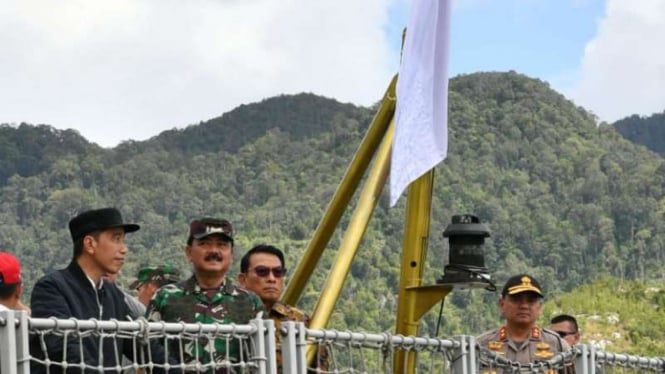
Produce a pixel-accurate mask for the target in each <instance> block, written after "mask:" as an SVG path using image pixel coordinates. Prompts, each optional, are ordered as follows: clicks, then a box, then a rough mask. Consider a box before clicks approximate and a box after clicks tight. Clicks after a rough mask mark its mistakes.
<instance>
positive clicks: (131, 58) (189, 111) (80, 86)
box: [0, 0, 400, 146]
mask: <svg viewBox="0 0 665 374" xmlns="http://www.w3.org/2000/svg"><path fill="white" fill-rule="evenodd" d="M392 1H394V0H392ZM392 1H391V0H362V1H356V0H316V1H309V0H280V1H271V0H242V1H240V0H188V1H182V0H95V1H88V0H66V1H62V0H9V1H5V2H3V6H2V7H0V45H2V46H3V50H4V51H3V56H1V57H0V81H1V82H2V83H3V89H2V90H0V123H8V122H16V123H18V122H28V123H34V124H37V123H45V124H50V125H53V126H54V127H57V128H75V129H77V130H79V131H80V132H81V134H82V135H83V136H85V137H86V138H88V139H89V140H91V141H95V142H97V143H99V144H100V145H103V146H112V145H115V144H117V143H118V142H119V141H121V140H126V139H146V138H148V137H151V136H154V135H157V134H158V133H159V132H160V131H163V130H165V129H169V128H173V127H183V126H185V125H188V124H192V123H197V122H198V121H201V120H207V119H210V118H213V117H216V116H218V115H220V114H222V113H224V112H226V111H228V110H230V109H232V108H234V107H235V106H237V105H240V104H243V103H249V102H254V101H258V100H261V99H263V98H266V97H270V96H275V95H279V94H282V93H298V92H313V93H316V94H320V95H324V96H328V97H334V98H336V99H338V100H340V101H345V102H354V103H356V104H360V105H370V104H372V103H374V102H376V101H377V100H379V99H380V98H381V96H382V95H383V93H384V90H385V88H386V87H387V85H388V83H389V79H390V77H391V76H392V74H393V73H394V72H395V67H396V61H393V60H395V59H397V58H398V57H397V56H394V55H392V54H391V51H392V50H394V46H393V45H392V44H399V42H400V41H399V40H396V41H391V40H386V38H385V34H384V32H383V29H384V27H385V26H386V23H387V22H388V21H389V20H388V8H389V6H390V4H391V3H392ZM391 46H392V47H393V48H391Z"/></svg>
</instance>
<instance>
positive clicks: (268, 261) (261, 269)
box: [238, 244, 327, 373]
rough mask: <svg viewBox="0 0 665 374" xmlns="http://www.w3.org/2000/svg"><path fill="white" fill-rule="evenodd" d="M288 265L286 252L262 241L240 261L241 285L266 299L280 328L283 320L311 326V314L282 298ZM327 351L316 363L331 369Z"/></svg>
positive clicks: (278, 337)
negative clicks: (285, 259) (286, 265)
mask: <svg viewBox="0 0 665 374" xmlns="http://www.w3.org/2000/svg"><path fill="white" fill-rule="evenodd" d="M285 275H286V267H285V261H284V253H283V252H282V251H281V250H280V249H278V248H276V247H273V246H271V245H266V244H260V245H257V246H255V247H253V248H252V249H250V250H249V251H247V253H245V255H244V256H243V257H242V259H241V260H240V273H239V274H238V281H239V282H240V285H241V286H243V287H245V288H247V289H248V290H250V291H253V292H254V293H256V294H257V295H258V296H259V297H260V298H261V301H263V305H264V306H265V310H266V312H267V316H268V317H269V318H271V319H272V320H273V321H274V322H275V329H277V330H278V331H279V329H280V327H281V324H282V322H283V321H296V322H304V323H305V326H307V325H309V316H308V315H307V314H306V313H305V312H303V311H302V310H300V309H298V308H296V307H294V306H291V305H287V304H284V303H282V302H280V301H279V297H280V296H281V294H282V290H283V288H284V277H285ZM275 340H276V342H277V352H276V353H277V354H276V356H277V372H278V373H281V372H282V355H281V349H280V347H281V342H282V335H281V334H276V336H275ZM325 357H326V351H325V349H323V347H321V349H319V354H318V355H317V358H316V360H317V362H316V366H317V367H318V368H319V369H321V370H323V371H326V370H327V360H326V358H325Z"/></svg>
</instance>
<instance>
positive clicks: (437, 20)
mask: <svg viewBox="0 0 665 374" xmlns="http://www.w3.org/2000/svg"><path fill="white" fill-rule="evenodd" d="M450 1H451V0H414V1H413V2H412V4H413V5H412V10H411V15H410V17H409V24H408V26H407V29H406V40H405V42H404V50H403V52H402V63H401V66H400V69H399V77H398V80H397V103H396V107H395V135H394V139H393V147H392V159H391V166H390V206H391V207H392V206H394V205H395V203H396V202H397V200H398V199H399V197H400V195H401V194H402V192H403V191H404V189H405V188H406V187H407V186H408V185H409V184H411V182H413V181H414V180H416V179H418V178H419V177H420V176H422V175H423V174H425V173H426V172H427V171H429V170H430V169H432V168H433V167H434V166H436V164H438V163H439V162H441V161H443V159H445V158H446V154H447V152H448V39H449V36H448V34H449V23H450Z"/></svg>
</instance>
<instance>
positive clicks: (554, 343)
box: [477, 274, 575, 373]
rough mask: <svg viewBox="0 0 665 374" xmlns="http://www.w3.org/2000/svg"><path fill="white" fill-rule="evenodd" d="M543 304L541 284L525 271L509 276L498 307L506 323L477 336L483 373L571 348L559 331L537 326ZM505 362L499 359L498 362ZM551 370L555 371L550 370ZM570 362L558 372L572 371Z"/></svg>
mask: <svg viewBox="0 0 665 374" xmlns="http://www.w3.org/2000/svg"><path fill="white" fill-rule="evenodd" d="M542 306H543V291H542V288H541V287H540V283H538V281H537V280H536V279H535V278H533V277H532V276H530V275H528V274H520V275H515V276H513V277H511V278H510V279H508V281H507V282H506V284H505V285H504V287H503V290H502V291H501V297H500V298H499V310H500V311H501V314H502V315H503V317H504V318H505V320H506V323H505V325H503V326H502V327H500V328H498V329H494V330H490V331H487V332H485V333H484V334H482V335H480V336H479V337H478V338H477V341H478V344H479V345H480V347H481V365H482V367H483V369H482V371H483V372H497V373H502V372H509V371H511V370H512V368H511V367H510V366H503V367H505V368H506V369H505V370H502V368H503V367H502V366H501V365H506V364H507V363H505V360H503V359H507V360H510V361H511V362H510V364H514V363H519V364H531V363H535V362H542V361H548V360H550V359H553V358H554V356H555V355H557V354H559V353H561V352H565V351H568V350H570V346H569V345H568V343H566V342H565V341H564V340H563V339H562V338H561V337H560V336H559V335H558V334H556V333H555V332H553V331H550V330H548V329H542V328H540V327H538V326H537V325H536V320H537V319H538V317H539V316H540V312H541V308H542ZM502 360H503V361H504V362H501V361H502ZM552 372H554V371H552ZM574 372H575V367H574V365H573V363H572V361H570V360H567V361H566V362H565V368H564V369H561V370H559V373H574Z"/></svg>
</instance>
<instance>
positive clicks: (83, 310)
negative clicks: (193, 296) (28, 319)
mask: <svg viewBox="0 0 665 374" xmlns="http://www.w3.org/2000/svg"><path fill="white" fill-rule="evenodd" d="M102 282H104V283H103V285H102V286H101V287H100V288H97V289H96V288H95V287H93V285H92V282H91V281H90V279H89V278H88V277H87V276H86V275H85V273H84V272H83V270H82V269H81V267H80V266H79V265H78V263H77V262H76V261H72V262H71V263H70V264H69V266H68V267H67V268H66V269H62V270H57V271H54V272H52V273H50V274H48V275H45V276H44V277H42V278H41V279H40V280H39V281H38V282H37V284H36V285H35V287H34V289H33V290H32V297H31V303H30V304H31V305H30V307H31V308H32V317H33V318H49V317H55V318H58V319H68V318H75V319H80V320H88V319H96V320H111V319H117V320H119V321H126V320H130V315H131V312H130V309H129V307H128V306H127V303H126V302H125V294H124V293H123V292H122V290H120V289H119V288H118V287H117V286H116V285H115V284H113V283H111V282H109V281H107V280H102ZM100 306H101V308H100ZM40 340H41V339H39V337H38V336H32V337H31V340H30V354H31V356H33V357H35V358H39V359H44V358H45V356H46V355H45V352H44V349H43V347H42V346H41V343H40ZM44 342H45V343H46V351H47V354H48V358H49V359H50V360H51V361H56V362H60V361H62V360H63V359H64V360H65V361H67V362H68V363H71V364H77V363H80V362H85V363H86V364H87V365H92V366H93V368H89V369H88V370H85V371H86V372H88V371H90V372H92V371H95V372H98V368H97V365H99V364H102V365H103V367H104V370H108V371H115V367H116V365H120V364H121V363H122V355H123V354H124V355H125V356H126V357H128V358H129V359H130V360H133V359H134V347H133V344H132V340H130V339H113V338H110V337H105V338H104V339H100V336H99V334H95V335H94V336H87V337H85V338H83V339H82V340H79V338H69V339H68V340H67V345H66V349H67V354H66V357H63V338H62V336H57V335H56V334H48V335H45V339H44ZM100 344H101V345H102V347H101V349H100ZM139 346H140V344H139ZM138 350H141V348H139V349H138ZM81 352H82V353H83V355H82V356H83V357H81ZM116 352H117V353H116ZM144 353H145V354H146V355H147V354H148V352H144ZM149 354H150V357H151V360H152V362H153V363H155V364H164V363H165V354H164V350H163V348H162V346H161V345H160V344H158V343H156V342H151V343H150V352H149ZM137 356H144V355H142V354H138V355H137ZM142 360H143V358H141V357H137V362H141V361H142ZM169 361H171V363H172V364H173V363H174V361H172V360H169ZM46 370H47V368H46V366H44V365H41V364H39V363H36V362H35V361H32V363H31V371H32V373H45V372H46ZM81 371H82V370H80V369H79V368H77V367H73V368H72V367H69V368H68V369H66V370H64V369H63V368H62V367H61V366H60V365H53V364H51V367H50V373H61V372H67V373H72V372H81ZM161 371H162V370H160V369H155V372H161ZM170 372H173V370H171V371H170Z"/></svg>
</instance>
